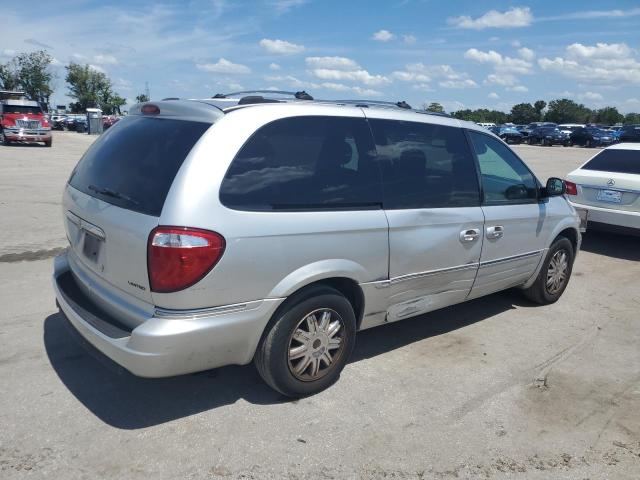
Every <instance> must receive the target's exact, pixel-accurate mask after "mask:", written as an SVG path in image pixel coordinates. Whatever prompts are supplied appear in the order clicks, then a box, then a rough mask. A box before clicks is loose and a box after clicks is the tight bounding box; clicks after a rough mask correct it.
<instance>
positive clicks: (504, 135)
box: [489, 125, 522, 144]
mask: <svg viewBox="0 0 640 480" xmlns="http://www.w3.org/2000/svg"><path fill="white" fill-rule="evenodd" d="M489 130H491V131H492V132H493V133H495V134H496V135H497V136H498V137H500V138H501V139H502V140H504V141H505V142H506V143H510V144H511V143H514V144H518V143H521V142H522V133H520V132H519V131H518V129H517V128H516V127H515V126H512V125H498V126H497V127H491V128H490V129H489Z"/></svg>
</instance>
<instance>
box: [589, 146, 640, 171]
mask: <svg viewBox="0 0 640 480" xmlns="http://www.w3.org/2000/svg"><path fill="white" fill-rule="evenodd" d="M582 169H583V170H596V171H599V172H616V173H632V174H636V175H639V174H640V150H622V149H606V150H602V151H601V152H600V153H599V154H598V155H596V156H595V157H593V158H592V159H591V160H589V162H587V164H586V165H584V166H583V167H582Z"/></svg>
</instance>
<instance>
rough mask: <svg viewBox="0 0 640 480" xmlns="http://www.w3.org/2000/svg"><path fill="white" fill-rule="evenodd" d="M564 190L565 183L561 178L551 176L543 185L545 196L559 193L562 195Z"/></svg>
mask: <svg viewBox="0 0 640 480" xmlns="http://www.w3.org/2000/svg"><path fill="white" fill-rule="evenodd" d="M566 191H567V185H566V184H565V183H564V180H562V179H561V178H557V177H551V178H549V180H547V185H546V187H545V194H546V195H545V196H547V197H558V196H560V195H564V193H565V192H566Z"/></svg>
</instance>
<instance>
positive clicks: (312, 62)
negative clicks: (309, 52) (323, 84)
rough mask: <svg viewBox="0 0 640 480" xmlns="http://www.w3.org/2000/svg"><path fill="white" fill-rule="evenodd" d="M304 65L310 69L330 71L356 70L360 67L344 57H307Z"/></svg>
mask: <svg viewBox="0 0 640 480" xmlns="http://www.w3.org/2000/svg"><path fill="white" fill-rule="evenodd" d="M305 62H306V64H307V65H308V66H309V67H310V68H328V69H332V70H358V69H360V65H358V63H357V62H356V61H355V60H351V59H350V58H346V57H307V58H305Z"/></svg>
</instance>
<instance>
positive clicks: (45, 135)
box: [0, 99, 53, 147]
mask: <svg viewBox="0 0 640 480" xmlns="http://www.w3.org/2000/svg"><path fill="white" fill-rule="evenodd" d="M14 142H20V143H43V144H44V145H45V146H46V147H50V146H51V145H52V142H53V139H52V137H51V124H50V123H49V120H48V119H47V118H46V116H45V114H44V112H43V111H42V108H41V107H40V104H39V103H38V102H34V101H32V100H25V99H19V100H16V99H4V100H0V144H2V145H10V144H11V143H14Z"/></svg>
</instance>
